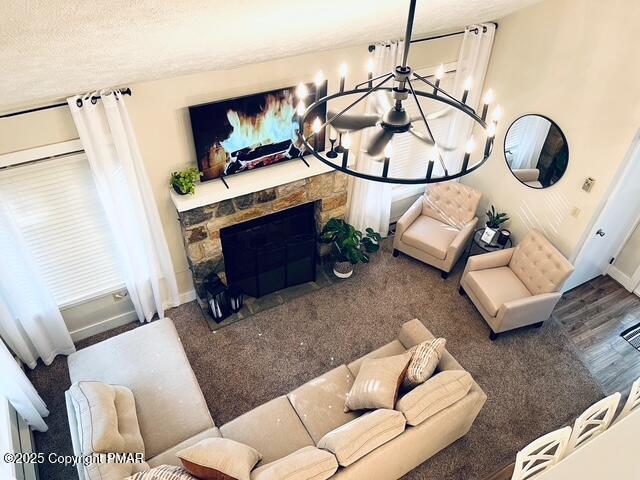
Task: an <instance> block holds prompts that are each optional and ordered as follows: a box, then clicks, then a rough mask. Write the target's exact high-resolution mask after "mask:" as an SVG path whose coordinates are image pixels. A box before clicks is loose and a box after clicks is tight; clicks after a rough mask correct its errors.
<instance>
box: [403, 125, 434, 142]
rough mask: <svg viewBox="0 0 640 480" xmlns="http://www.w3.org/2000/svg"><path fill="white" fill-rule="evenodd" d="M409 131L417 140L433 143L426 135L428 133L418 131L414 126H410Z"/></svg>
mask: <svg viewBox="0 0 640 480" xmlns="http://www.w3.org/2000/svg"><path fill="white" fill-rule="evenodd" d="M409 133H410V134H411V135H413V136H414V137H416V138H417V139H418V140H421V141H423V142H424V143H426V144H427V145H434V143H435V142H434V141H433V140H431V138H429V136H428V135H425V134H424V133H422V132H420V131H418V130H416V128H415V127H411V128H410V129H409Z"/></svg>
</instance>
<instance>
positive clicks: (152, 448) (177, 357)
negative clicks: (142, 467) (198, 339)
mask: <svg viewBox="0 0 640 480" xmlns="http://www.w3.org/2000/svg"><path fill="white" fill-rule="evenodd" d="M67 362H68V364H69V376H70V377H71V382H80V381H100V382H104V383H109V384H112V385H124V386H126V387H128V388H130V389H131V391H132V392H133V396H134V397H135V400H136V410H137V413H138V422H139V424H140V432H141V434H142V438H143V440H144V446H145V450H146V455H147V457H148V458H150V457H154V456H156V455H158V454H159V453H161V452H164V451H165V450H167V449H169V448H171V447H172V446H174V445H176V444H177V443H180V442H182V441H184V440H186V439H188V438H190V437H192V436H194V435H196V434H198V433H200V432H202V431H204V430H207V429H209V428H212V427H215V424H214V423H213V419H212V418H211V415H210V414H209V409H208V408H207V404H206V402H205V399H204V396H203V395H202V391H201V390H200V386H199V385H198V382H197V380H196V378H195V375H194V374H193V370H191V366H190V365H189V361H188V360H187V357H186V355H185V353H184V349H183V348H182V344H181V343H180V338H179V337H178V333H177V332H176V329H175V327H174V326H173V322H172V321H171V320H170V319H168V318H165V319H162V320H156V321H154V322H151V323H149V324H148V325H144V326H141V327H138V328H135V329H133V330H131V331H128V332H125V333H122V334H120V335H117V336H115V337H112V338H109V339H108V340H105V341H103V342H100V343H97V344H95V345H92V346H90V347H87V348H83V349H82V350H79V351H77V352H75V353H72V354H71V355H69V357H67ZM158 379H162V381H158Z"/></svg>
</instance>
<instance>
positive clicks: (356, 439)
mask: <svg viewBox="0 0 640 480" xmlns="http://www.w3.org/2000/svg"><path fill="white" fill-rule="evenodd" d="M405 424H406V421H405V418H404V415H403V414H402V413H401V412H397V411H395V410H389V409H379V410H374V411H373V412H369V413H366V414H364V415H362V416H361V417H358V418H356V419H355V420H352V421H350V422H349V423H347V424H345V425H343V426H341V427H338V428H336V429H335V430H333V431H331V432H329V433H327V434H326V435H325V436H324V437H322V438H321V439H320V441H319V442H318V447H319V448H323V449H325V450H329V451H330V452H331V453H333V454H334V455H335V456H336V458H337V459H338V463H339V464H340V465H342V466H343V467H347V466H349V465H351V464H352V463H353V462H355V461H356V460H358V459H359V458H362V457H364V456H365V455H366V454H367V453H369V452H371V451H372V450H374V449H376V448H378V447H379V446H380V445H383V444H385V443H386V442H388V441H389V440H391V439H393V438H395V437H397V436H398V435H400V434H401V433H402V432H403V431H404V427H405Z"/></svg>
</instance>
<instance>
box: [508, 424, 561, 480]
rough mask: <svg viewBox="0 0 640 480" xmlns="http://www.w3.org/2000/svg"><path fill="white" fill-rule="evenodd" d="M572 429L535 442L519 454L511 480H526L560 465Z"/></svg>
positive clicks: (546, 436) (548, 435) (554, 433)
mask: <svg viewBox="0 0 640 480" xmlns="http://www.w3.org/2000/svg"><path fill="white" fill-rule="evenodd" d="M570 437H571V427H564V428H561V429H560V430H556V431H554V432H551V433H547V434H546V435H544V436H542V437H540V438H538V439H537V440H534V441H533V442H531V443H530V444H529V445H527V446H526V447H524V448H523V449H522V450H520V451H519V452H518V455H517V456H516V466H515V469H514V471H513V476H512V477H511V480H526V479H530V478H533V477H535V476H537V475H538V474H540V473H542V472H543V471H545V470H546V469H548V468H550V467H552V466H554V465H555V464H556V463H558V462H559V461H560V460H561V459H562V457H563V456H564V454H565V450H566V449H567V444H568V443H569V438H570Z"/></svg>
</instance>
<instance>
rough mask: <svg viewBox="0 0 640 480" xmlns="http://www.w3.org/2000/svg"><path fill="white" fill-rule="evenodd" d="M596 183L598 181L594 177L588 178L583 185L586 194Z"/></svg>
mask: <svg viewBox="0 0 640 480" xmlns="http://www.w3.org/2000/svg"><path fill="white" fill-rule="evenodd" d="M594 183H596V179H595V178H593V177H587V179H586V180H585V181H584V183H583V184H582V190H584V191H585V192H590V191H591V189H592V188H593V184H594Z"/></svg>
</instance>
